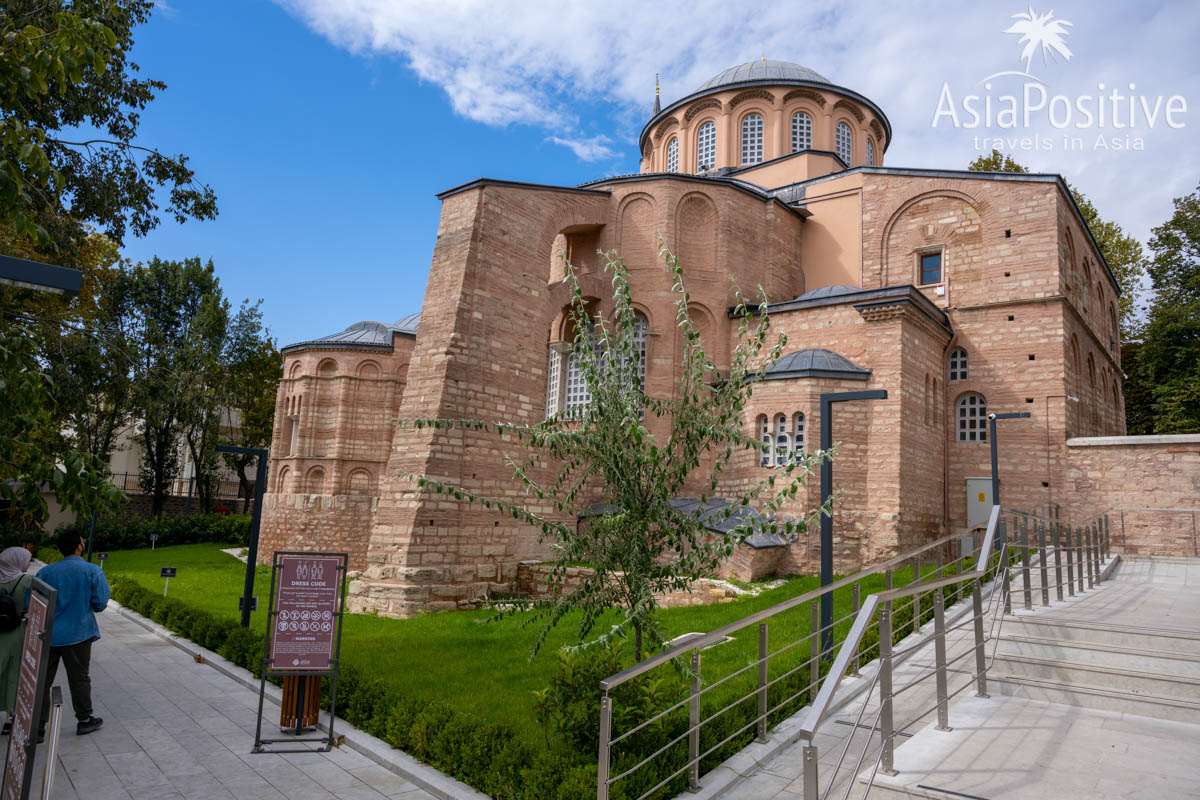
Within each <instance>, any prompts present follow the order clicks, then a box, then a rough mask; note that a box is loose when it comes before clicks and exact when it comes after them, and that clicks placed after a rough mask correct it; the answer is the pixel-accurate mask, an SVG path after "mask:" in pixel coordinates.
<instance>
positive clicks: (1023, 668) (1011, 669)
mask: <svg viewBox="0 0 1200 800" xmlns="http://www.w3.org/2000/svg"><path fill="white" fill-rule="evenodd" d="M992 669H994V670H995V671H996V672H997V673H998V674H1004V675H1011V676H1015V677H1021V678H1033V679H1036V680H1046V681H1053V682H1056V683H1063V684H1069V685H1076V684H1082V685H1085V686H1096V687H1101V688H1105V689H1115V690H1117V691H1122V692H1130V693H1132V694H1138V695H1150V696H1155V697H1172V698H1177V699H1181V700H1195V701H1197V702H1200V676H1195V675H1171V674H1168V673H1162V672H1146V671H1143V670H1136V669H1121V668H1116V667H1109V666H1103V665H1099V664H1081V663H1072V662H1064V661H1060V660H1057V659H1047V658H1032V657H1030V656H1010V655H1000V654H997V655H996V660H995V662H994V664H993V666H992Z"/></svg>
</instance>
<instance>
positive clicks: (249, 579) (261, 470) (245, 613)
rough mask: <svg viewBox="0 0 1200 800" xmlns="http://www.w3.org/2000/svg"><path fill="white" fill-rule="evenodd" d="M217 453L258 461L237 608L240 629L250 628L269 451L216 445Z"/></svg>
mask: <svg viewBox="0 0 1200 800" xmlns="http://www.w3.org/2000/svg"><path fill="white" fill-rule="evenodd" d="M217 452H218V453H231V454H234V455H249V456H254V457H255V458H256V459H257V460H258V471H257V472H256V473H255V475H254V510H253V511H251V512H250V547H249V548H248V549H247V550H246V588H245V590H244V591H243V592H242V597H244V598H246V599H245V600H243V601H242V604H241V606H239V608H240V609H241V611H242V627H243V628H249V627H250V611H251V608H250V598H251V597H253V596H254V567H255V566H257V564H258V529H259V527H260V526H261V524H262V504H263V492H265V491H266V490H267V459H268V458H270V455H271V454H270V451H268V450H264V449H261V448H257V447H234V446H233V445H230V444H219V445H217Z"/></svg>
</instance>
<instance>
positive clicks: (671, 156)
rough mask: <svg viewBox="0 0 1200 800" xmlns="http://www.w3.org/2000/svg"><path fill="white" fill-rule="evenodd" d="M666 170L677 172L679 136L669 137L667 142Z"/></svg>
mask: <svg viewBox="0 0 1200 800" xmlns="http://www.w3.org/2000/svg"><path fill="white" fill-rule="evenodd" d="M667 172H679V137H678V136H673V137H671V141H670V142H668V143H667Z"/></svg>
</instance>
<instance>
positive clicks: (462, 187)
mask: <svg viewBox="0 0 1200 800" xmlns="http://www.w3.org/2000/svg"><path fill="white" fill-rule="evenodd" d="M483 186H506V187H510V188H513V189H539V190H543V191H545V190H549V191H554V192H574V193H576V194H609V193H608V192H606V191H603V190H600V189H585V188H581V187H579V186H555V185H552V184H549V183H525V182H523V181H506V180H502V179H500V178H476V179H475V180H473V181H469V182H467V183H461V184H459V185H458V186H452V187H451V188H449V189H445V190H443V191H441V192H438V193H437V194H436V195H435V197H437V199H439V200H445V199H446V198H447V197H451V196H453V195H456V194H461V193H462V192H466V191H469V190H471V189H478V188H480V187H483Z"/></svg>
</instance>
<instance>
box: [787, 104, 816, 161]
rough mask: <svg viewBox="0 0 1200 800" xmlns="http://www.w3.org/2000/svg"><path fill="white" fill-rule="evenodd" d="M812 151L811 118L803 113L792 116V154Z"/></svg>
mask: <svg viewBox="0 0 1200 800" xmlns="http://www.w3.org/2000/svg"><path fill="white" fill-rule="evenodd" d="M811 149H812V117H810V116H809V115H808V114H805V113H804V112H803V111H800V112H797V113H795V114H792V152H793V153H798V152H800V151H801V150H811Z"/></svg>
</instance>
